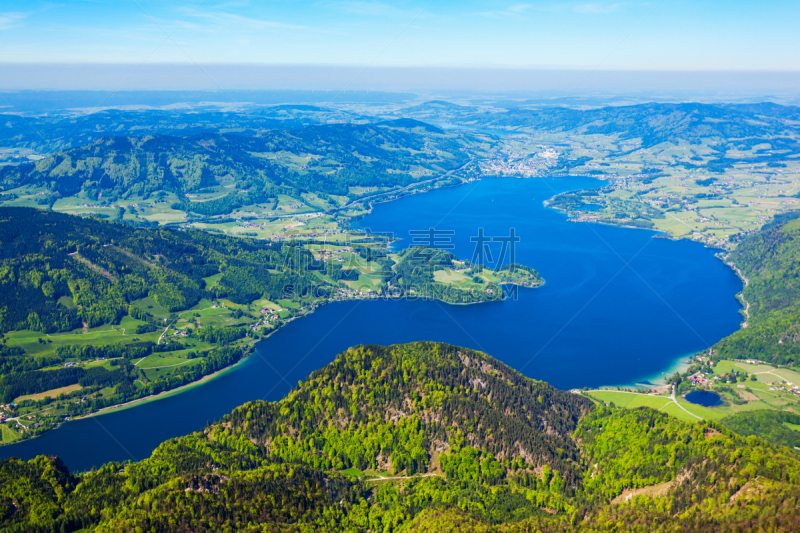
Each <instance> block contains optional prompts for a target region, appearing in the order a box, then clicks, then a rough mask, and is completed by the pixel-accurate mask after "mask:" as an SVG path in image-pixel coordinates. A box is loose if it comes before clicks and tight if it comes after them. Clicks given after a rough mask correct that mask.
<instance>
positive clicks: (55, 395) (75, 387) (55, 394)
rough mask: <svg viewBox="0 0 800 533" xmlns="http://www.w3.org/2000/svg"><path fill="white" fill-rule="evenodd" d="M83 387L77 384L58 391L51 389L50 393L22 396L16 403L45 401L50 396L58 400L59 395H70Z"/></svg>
mask: <svg viewBox="0 0 800 533" xmlns="http://www.w3.org/2000/svg"><path fill="white" fill-rule="evenodd" d="M80 389H81V386H80V385H78V384H77V383H76V384H75V385H67V386H66V387H60V388H58V389H50V390H48V391H44V392H40V393H38V394H28V395H26V396H20V397H19V398H17V399H16V400H14V403H19V402H21V401H22V400H36V401H38V400H44V399H45V397H47V396H49V397H51V398H54V399H55V398H58V396H59V394H69V393H70V392H74V391H76V390H80Z"/></svg>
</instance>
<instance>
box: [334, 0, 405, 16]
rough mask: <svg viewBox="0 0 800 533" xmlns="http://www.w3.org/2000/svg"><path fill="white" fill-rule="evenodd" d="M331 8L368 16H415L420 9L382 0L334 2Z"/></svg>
mask: <svg viewBox="0 0 800 533" xmlns="http://www.w3.org/2000/svg"><path fill="white" fill-rule="evenodd" d="M328 5H329V6H330V7H331V8H333V9H336V10H338V11H342V12H345V13H349V14H351V15H358V16H366V17H385V18H389V17H413V16H415V15H417V13H418V11H414V10H411V9H400V8H397V7H394V6H392V5H389V4H384V3H382V2H369V1H363V0H354V1H349V2H333V3H330V4H328Z"/></svg>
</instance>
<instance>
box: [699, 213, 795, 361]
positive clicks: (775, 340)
mask: <svg viewBox="0 0 800 533" xmlns="http://www.w3.org/2000/svg"><path fill="white" fill-rule="evenodd" d="M799 216H800V215H798V214H797V213H790V214H787V215H780V216H777V217H776V218H775V220H774V221H772V222H771V223H769V224H767V225H765V226H764V227H763V228H761V230H759V231H758V232H756V233H753V234H751V235H748V236H747V237H745V238H744V239H743V240H742V242H741V243H740V244H739V245H738V247H737V248H736V250H734V251H733V252H732V253H731V255H730V258H729V259H730V260H731V261H733V263H734V264H735V265H736V266H737V267H738V268H739V269H740V270H741V272H742V274H743V275H744V277H745V278H747V279H748V283H747V286H746V287H745V288H744V290H743V295H744V298H745V300H746V301H747V302H749V304H750V307H749V313H750V316H751V318H750V320H749V321H748V327H746V328H743V329H741V330H739V331H737V332H736V333H734V334H733V335H731V336H729V337H726V338H725V339H723V340H721V341H720V342H719V343H717V345H716V346H715V349H716V350H717V352H718V356H719V357H723V358H735V359H745V358H753V359H760V360H764V361H769V362H772V363H778V364H792V363H797V362H798V361H800V218H798V217H799Z"/></svg>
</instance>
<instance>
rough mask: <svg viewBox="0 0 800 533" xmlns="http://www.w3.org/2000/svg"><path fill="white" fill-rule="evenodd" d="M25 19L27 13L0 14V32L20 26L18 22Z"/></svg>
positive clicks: (11, 12)
mask: <svg viewBox="0 0 800 533" xmlns="http://www.w3.org/2000/svg"><path fill="white" fill-rule="evenodd" d="M27 17H28V14H27V13H20V12H18V11H10V12H6V13H0V30H10V29H11V28H16V27H17V26H19V25H20V22H22V21H23V20H24V19H26V18H27Z"/></svg>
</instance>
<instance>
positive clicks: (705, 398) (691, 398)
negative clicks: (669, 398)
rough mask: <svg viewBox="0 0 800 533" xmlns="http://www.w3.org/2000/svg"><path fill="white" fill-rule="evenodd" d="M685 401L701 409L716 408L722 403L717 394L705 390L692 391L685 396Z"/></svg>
mask: <svg viewBox="0 0 800 533" xmlns="http://www.w3.org/2000/svg"><path fill="white" fill-rule="evenodd" d="M686 401H687V402H689V403H693V404H695V405H702V406H703V407H716V406H718V405H722V404H723V403H724V402H723V401H722V397H721V396H720V395H719V394H717V393H716V392H711V391H707V390H693V391H692V392H690V393H689V394H687V395H686Z"/></svg>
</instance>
